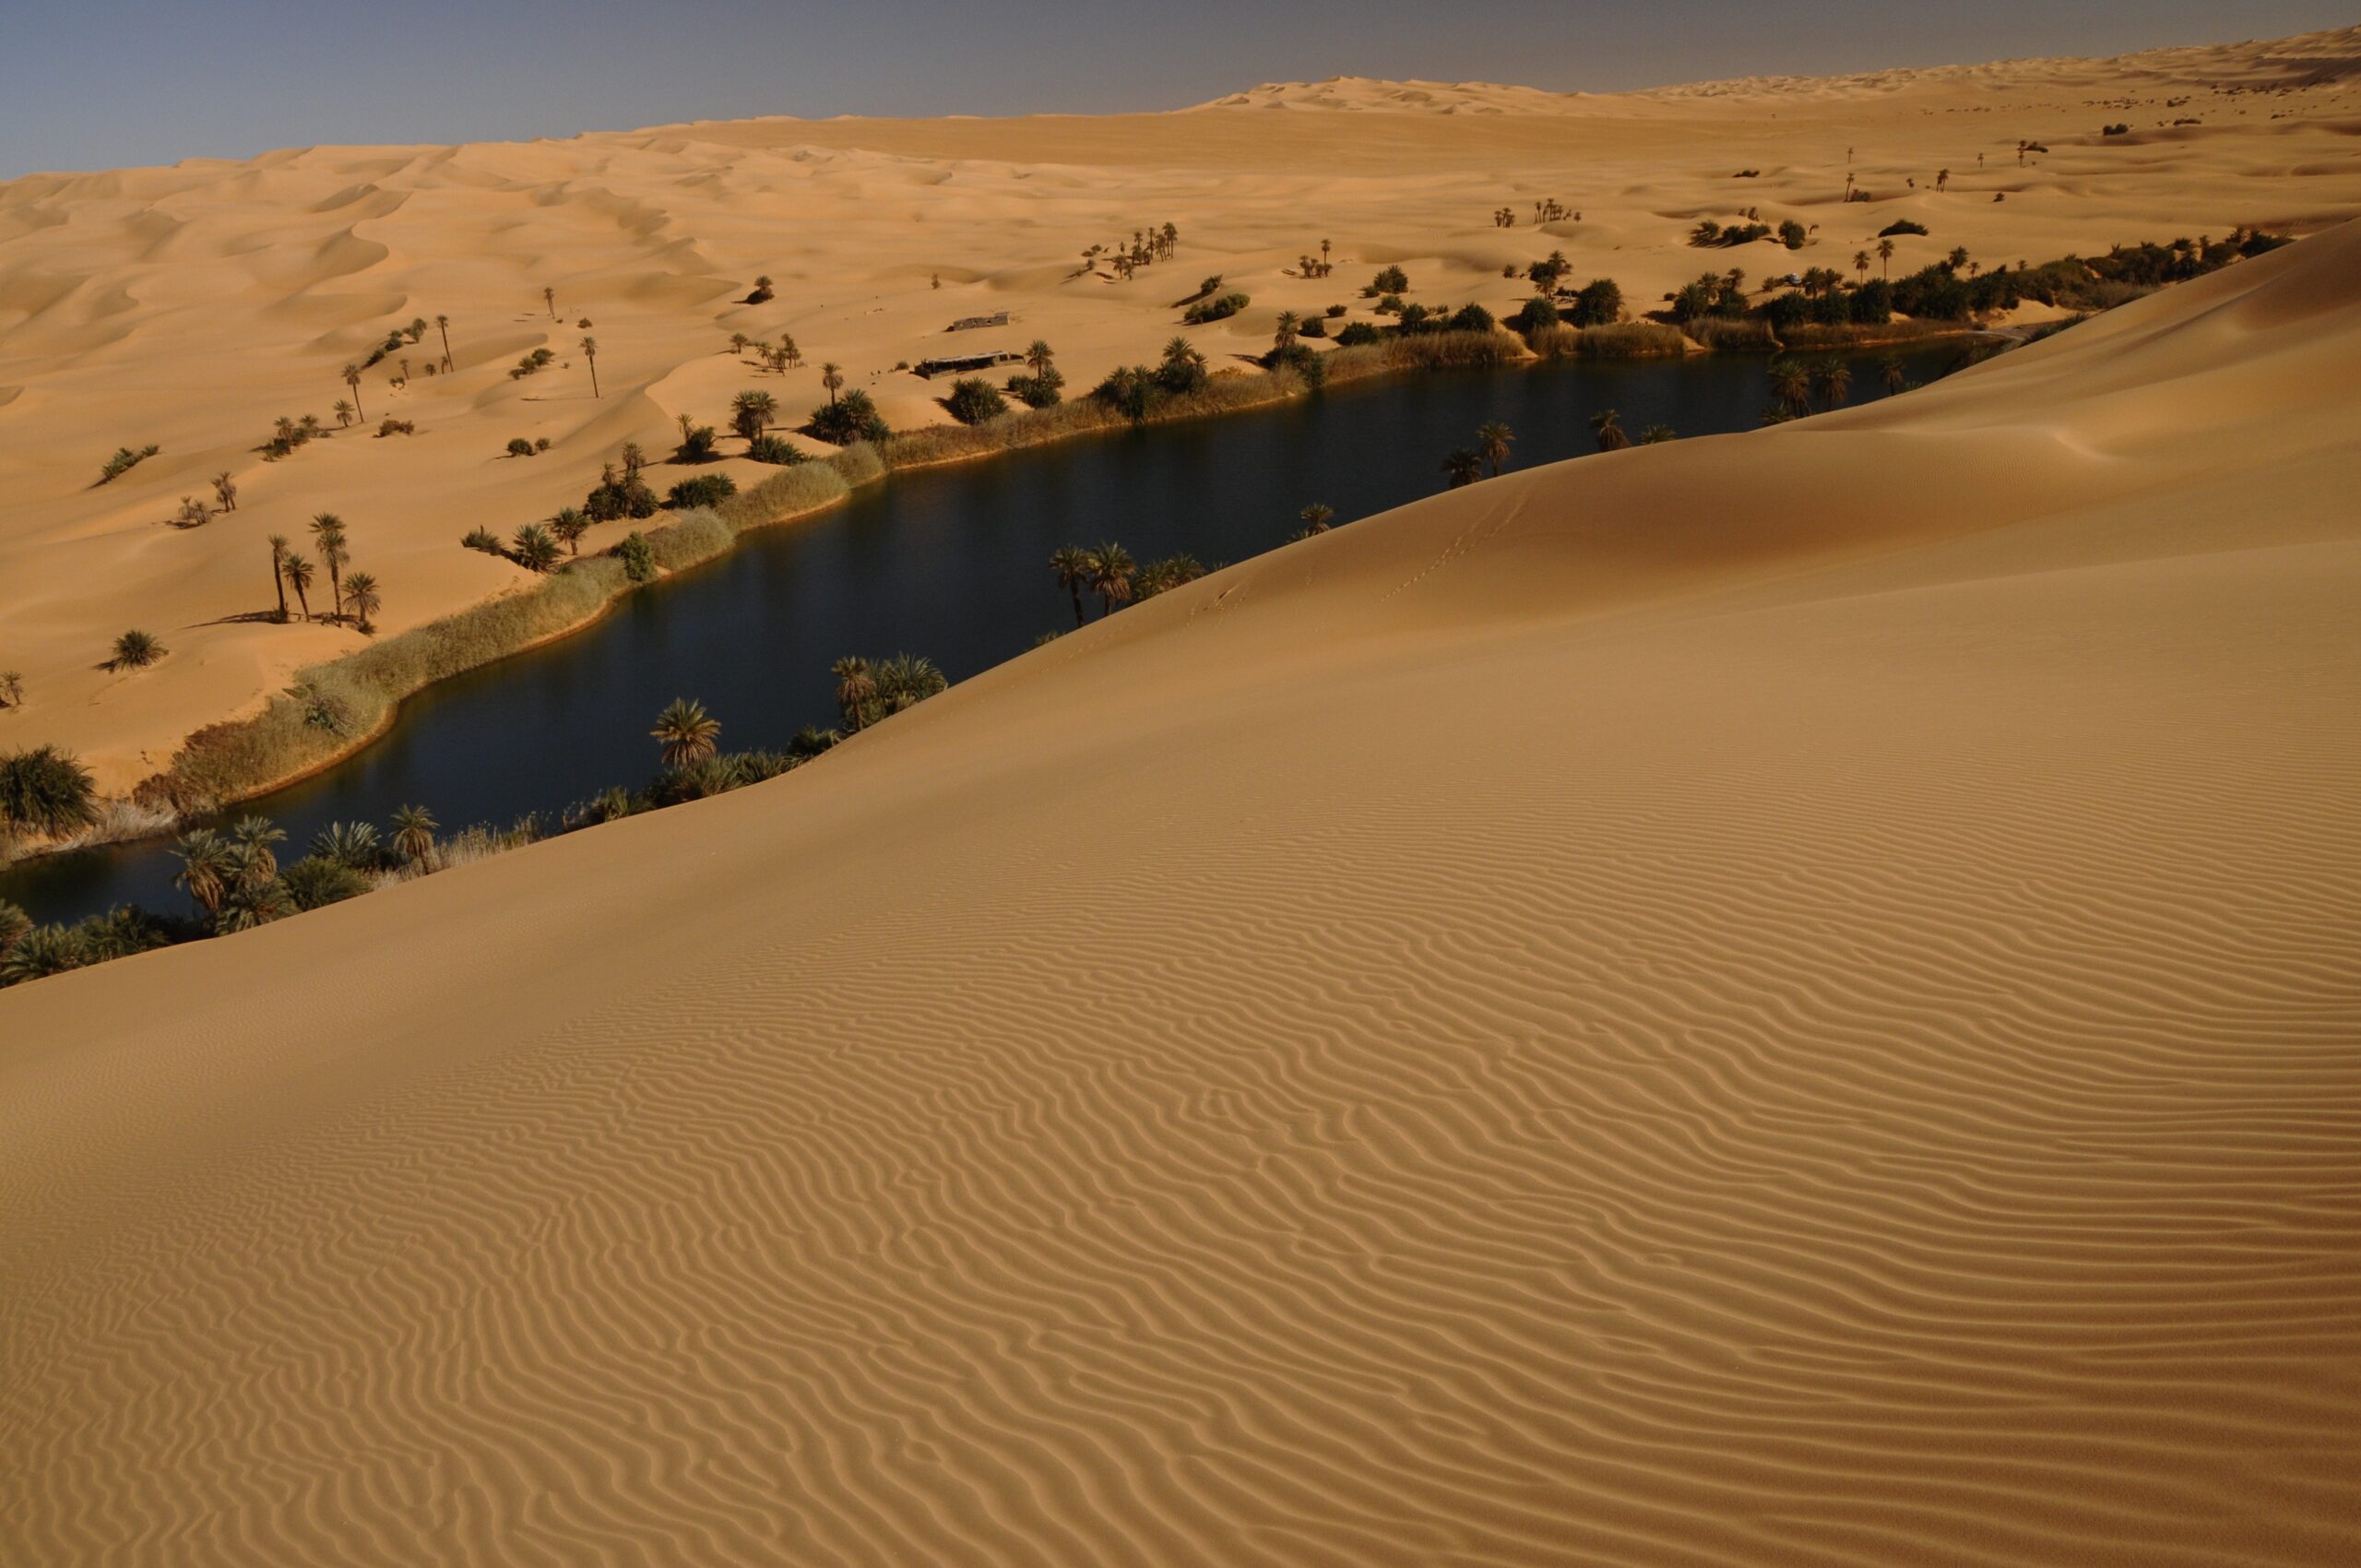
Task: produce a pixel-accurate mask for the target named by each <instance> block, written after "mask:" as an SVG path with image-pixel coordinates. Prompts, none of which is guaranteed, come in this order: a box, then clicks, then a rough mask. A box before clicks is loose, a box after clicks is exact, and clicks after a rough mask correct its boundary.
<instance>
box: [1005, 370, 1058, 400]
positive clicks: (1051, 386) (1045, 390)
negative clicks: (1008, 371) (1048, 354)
mask: <svg viewBox="0 0 2361 1568" xmlns="http://www.w3.org/2000/svg"><path fill="white" fill-rule="evenodd" d="M1006 385H1007V387H1008V393H1009V396H1010V397H1012V398H1015V399H1016V400H1017V401H1018V402H1020V403H1023V404H1024V405H1025V406H1026V408H1028V409H1046V408H1049V407H1050V406H1051V405H1053V404H1055V403H1057V402H1058V401H1059V400H1060V399H1061V398H1063V397H1064V396H1065V385H1066V378H1065V376H1064V374H1062V372H1060V371H1059V369H1058V368H1057V367H1056V366H1055V365H1051V366H1050V368H1049V369H1048V370H1045V371H1043V372H1042V373H1041V374H1038V375H1012V376H1010V377H1009V378H1008V381H1007V383H1006Z"/></svg>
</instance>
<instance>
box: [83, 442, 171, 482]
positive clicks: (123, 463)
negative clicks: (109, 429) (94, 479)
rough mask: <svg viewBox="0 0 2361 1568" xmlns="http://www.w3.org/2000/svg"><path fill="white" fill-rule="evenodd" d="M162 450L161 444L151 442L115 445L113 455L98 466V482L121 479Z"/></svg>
mask: <svg viewBox="0 0 2361 1568" xmlns="http://www.w3.org/2000/svg"><path fill="white" fill-rule="evenodd" d="M162 450H163V448H162V447H161V446H158V445H153V444H152V443H151V444H149V445H146V446H137V447H134V446H118V447H116V448H115V449H114V456H113V457H109V458H108V459H107V460H106V461H105V462H104V463H103V464H101V466H100V468H99V482H100V483H101V484H112V483H113V481H116V480H119V479H121V478H122V477H123V476H124V475H125V474H127V473H129V472H130V471H131V470H132V469H136V468H137V467H138V466H139V465H140V464H142V463H144V462H146V461H147V460H148V458H150V457H154V456H155V455H156V454H157V453H159V452H160V451H162Z"/></svg>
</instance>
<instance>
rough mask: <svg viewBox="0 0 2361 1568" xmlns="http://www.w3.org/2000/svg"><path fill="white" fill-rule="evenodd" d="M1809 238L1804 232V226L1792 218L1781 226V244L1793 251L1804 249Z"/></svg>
mask: <svg viewBox="0 0 2361 1568" xmlns="http://www.w3.org/2000/svg"><path fill="white" fill-rule="evenodd" d="M1808 237H1809V236H1808V235H1807V234H1806V233H1805V232H1804V226H1803V225H1802V224H1800V223H1798V222H1797V221H1796V220H1794V219H1792V218H1790V219H1788V220H1786V222H1784V223H1782V224H1780V225H1779V243H1780V244H1783V245H1785V246H1786V247H1787V248H1788V249H1789V250H1791V251H1799V250H1801V249H1803V248H1804V241H1805V240H1806V239H1807V238H1808Z"/></svg>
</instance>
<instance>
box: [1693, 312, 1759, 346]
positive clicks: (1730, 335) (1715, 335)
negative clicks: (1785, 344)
mask: <svg viewBox="0 0 2361 1568" xmlns="http://www.w3.org/2000/svg"><path fill="white" fill-rule="evenodd" d="M1689 336H1690V337H1691V338H1692V339H1695V340H1696V341H1697V343H1698V345H1699V346H1700V347H1702V348H1707V349H1711V350H1714V352H1715V353H1718V354H1775V353H1777V352H1778V351H1779V335H1778V334H1777V333H1775V332H1774V331H1772V330H1771V324H1770V323H1769V322H1767V321H1764V320H1762V319H1761V318H1759V317H1753V316H1750V317H1747V318H1745V319H1744V320H1738V321H1732V320H1728V319H1726V318H1725V317H1722V316H1717V315H1707V316H1700V317H1698V318H1697V319H1696V320H1695V321H1692V322H1691V323H1690V324H1689Z"/></svg>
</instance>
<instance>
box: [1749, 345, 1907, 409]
mask: <svg viewBox="0 0 2361 1568" xmlns="http://www.w3.org/2000/svg"><path fill="white" fill-rule="evenodd" d="M1877 368H1878V379H1879V381H1880V384H1881V385H1882V386H1884V387H1885V389H1886V391H1887V393H1888V394H1892V393H1895V392H1900V391H1903V390H1904V389H1905V388H1906V387H1908V386H1909V385H1910V374H1909V371H1908V369H1907V368H1906V367H1905V366H1904V364H1903V362H1902V357H1901V356H1900V355H1899V354H1884V355H1880V357H1879V359H1878V362H1877ZM1769 374H1770V377H1771V397H1772V406H1771V408H1770V410H1769V411H1768V412H1767V413H1766V414H1765V415H1764V416H1763V417H1764V422H1765V423H1770V424H1777V423H1781V422H1785V421H1786V420H1791V419H1800V418H1802V417H1803V416H1805V415H1807V414H1810V413H1814V412H1817V411H1820V410H1826V409H1838V408H1842V407H1844V406H1845V402H1846V400H1847V399H1848V398H1851V396H1852V392H1853V367H1852V366H1851V365H1850V364H1848V363H1846V362H1845V360H1844V359H1843V358H1842V357H1841V356H1836V355H1831V356H1830V357H1829V358H1827V359H1825V360H1822V361H1821V362H1819V363H1817V364H1806V363H1805V362H1803V361H1801V360H1799V359H1797V358H1795V357H1794V356H1793V355H1782V356H1781V357H1779V358H1777V359H1774V360H1773V361H1772V362H1771V364H1770V367H1769ZM1815 397H1817V398H1819V400H1820V401H1819V408H1818V409H1815V408H1814V406H1813V398H1815Z"/></svg>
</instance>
